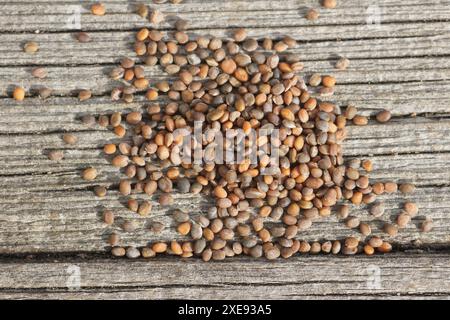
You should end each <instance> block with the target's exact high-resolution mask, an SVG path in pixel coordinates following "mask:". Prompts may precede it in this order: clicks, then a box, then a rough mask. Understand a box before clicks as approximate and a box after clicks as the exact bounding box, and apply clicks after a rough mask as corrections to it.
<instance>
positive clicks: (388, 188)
mask: <svg viewBox="0 0 450 320" xmlns="http://www.w3.org/2000/svg"><path fill="white" fill-rule="evenodd" d="M397 190H398V186H397V184H396V183H395V182H386V183H385V184H384V191H385V192H387V193H394V192H397Z"/></svg>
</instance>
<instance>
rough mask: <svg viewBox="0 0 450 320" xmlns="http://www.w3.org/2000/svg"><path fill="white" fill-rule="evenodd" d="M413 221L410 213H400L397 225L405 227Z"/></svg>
mask: <svg viewBox="0 0 450 320" xmlns="http://www.w3.org/2000/svg"><path fill="white" fill-rule="evenodd" d="M410 221H411V216H410V215H409V214H408V213H400V214H399V215H398V216H397V221H396V222H397V225H398V227H399V228H405V227H406V226H407V225H408V223H409V222H410Z"/></svg>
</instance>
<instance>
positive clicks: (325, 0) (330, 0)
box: [322, 0, 337, 9]
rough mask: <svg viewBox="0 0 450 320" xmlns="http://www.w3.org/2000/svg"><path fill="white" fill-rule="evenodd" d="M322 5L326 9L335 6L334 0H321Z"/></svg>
mask: <svg viewBox="0 0 450 320" xmlns="http://www.w3.org/2000/svg"><path fill="white" fill-rule="evenodd" d="M322 6H323V7H325V8H327V9H334V8H336V6H337V1H336V0H322Z"/></svg>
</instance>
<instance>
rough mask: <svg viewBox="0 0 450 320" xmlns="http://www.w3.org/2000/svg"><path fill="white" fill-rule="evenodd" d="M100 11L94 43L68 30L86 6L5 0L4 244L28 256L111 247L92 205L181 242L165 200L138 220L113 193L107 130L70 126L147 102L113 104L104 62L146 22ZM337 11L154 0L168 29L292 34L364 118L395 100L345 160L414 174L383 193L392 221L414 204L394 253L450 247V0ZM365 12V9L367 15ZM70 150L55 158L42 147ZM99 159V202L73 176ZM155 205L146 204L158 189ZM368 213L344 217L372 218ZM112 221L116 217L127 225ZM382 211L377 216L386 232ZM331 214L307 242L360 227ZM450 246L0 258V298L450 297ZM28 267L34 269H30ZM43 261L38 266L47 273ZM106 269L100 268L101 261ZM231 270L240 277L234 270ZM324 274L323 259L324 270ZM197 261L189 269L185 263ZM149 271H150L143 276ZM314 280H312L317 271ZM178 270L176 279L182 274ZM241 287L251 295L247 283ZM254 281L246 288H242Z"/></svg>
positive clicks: (360, 131) (289, 3)
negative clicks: (249, 254)
mask: <svg viewBox="0 0 450 320" xmlns="http://www.w3.org/2000/svg"><path fill="white" fill-rule="evenodd" d="M103 2H104V3H106V5H107V10H108V11H107V12H108V13H107V15H105V16H104V17H95V16H92V15H91V14H89V13H88V11H87V8H88V7H87V6H85V5H84V4H83V7H81V29H82V30H84V31H88V32H89V33H90V35H91V37H92V39H93V41H92V42H90V43H85V44H81V43H78V42H76V41H75V40H74V38H73V35H74V33H75V32H76V31H78V30H77V28H76V27H74V26H73V25H70V24H69V25H68V24H67V21H68V19H70V18H71V14H72V13H73V12H74V10H75V11H76V10H78V9H77V8H79V6H80V1H75V0H68V1H66V0H59V1H50V0H36V1H32V2H31V1H28V0H18V1H3V2H2V3H1V4H0V57H1V58H0V162H1V163H2V166H1V168H0V186H1V189H0V254H3V257H5V255H4V254H7V255H8V256H10V255H12V256H16V255H18V254H22V253H33V254H35V253H36V254H42V253H51V254H56V255H58V254H63V256H64V257H67V255H69V256H70V255H73V254H75V253H77V252H84V253H87V254H92V253H98V252H104V251H105V249H106V250H107V249H108V248H107V246H106V242H105V239H106V237H107V235H108V234H109V233H111V232H112V231H113V230H118V226H116V227H114V228H112V229H111V228H107V227H106V226H105V225H104V224H103V223H102V222H101V221H100V215H101V210H102V209H103V208H105V207H107V208H113V209H114V210H115V211H116V212H117V213H118V215H119V217H120V218H121V219H135V220H136V221H137V222H138V224H139V226H140V228H139V229H138V231H137V232H136V233H135V234H123V235H122V237H123V244H124V245H137V246H142V245H145V244H146V243H147V242H149V241H154V240H157V239H164V240H169V239H172V238H179V236H178V235H177V234H176V233H175V231H174V226H173V224H172V220H171V217H170V216H171V215H170V213H171V209H173V208H174V207H175V206H174V207H172V208H160V207H159V206H155V208H154V210H153V213H152V216H151V217H150V218H148V219H142V218H136V217H135V216H134V215H132V214H130V212H128V211H127V210H126V209H125V208H124V205H123V200H124V199H122V198H121V197H119V196H118V195H117V191H116V183H117V180H118V177H119V175H118V173H117V172H116V171H115V170H114V169H113V168H111V166H110V165H109V164H108V161H109V159H107V158H106V157H104V155H103V154H102V152H101V147H102V145H103V144H104V143H105V142H106V141H110V140H111V141H114V139H115V137H114V135H113V134H112V133H111V132H109V131H108V130H105V129H101V128H99V127H97V126H94V127H86V126H84V125H82V124H81V123H80V121H79V120H78V119H79V117H80V116H81V115H83V114H87V113H94V114H102V113H110V112H113V111H121V110H123V111H124V112H128V111H130V110H135V109H139V108H141V107H142V105H145V101H144V100H143V97H142V96H138V97H137V99H136V102H135V103H131V104H123V103H112V102H111V101H110V99H109V97H108V93H109V91H110V90H111V88H113V87H114V86H115V85H117V82H114V81H111V80H109V79H108V77H107V74H108V71H109V70H111V68H112V67H113V66H114V65H115V63H116V62H117V61H118V60H119V59H120V58H121V57H123V56H133V52H132V44H133V32H134V31H135V30H137V29H138V28H139V27H142V26H148V22H147V21H145V19H142V18H140V17H138V16H137V15H136V14H135V13H133V10H134V2H133V1H123V0H104V1H103ZM338 2H339V6H338V8H336V9H335V10H325V9H323V8H320V7H319V5H318V2H317V1H315V0H309V1H297V0H286V1H269V0H257V1H250V0H248V1H244V0H241V1H221V0H212V1H208V5H207V6H205V5H204V1H201V0H185V1H184V2H183V4H180V5H172V4H169V3H167V4H163V5H152V7H158V8H159V9H160V10H162V11H163V12H165V13H166V14H167V17H168V19H167V22H164V23H163V24H162V25H161V27H162V28H163V29H164V30H165V31H168V32H171V31H172V30H173V27H172V24H173V22H174V21H175V19H176V16H179V17H181V18H184V19H187V20H190V30H189V33H190V34H191V35H193V36H195V35H200V34H201V35H204V34H208V35H211V36H219V37H224V38H228V37H229V36H230V35H231V32H232V30H233V29H234V28H236V27H246V28H247V29H248V34H249V35H250V36H254V37H258V38H260V39H262V38H264V37H266V36H270V37H275V38H280V37H282V36H283V35H286V34H288V35H291V36H292V37H294V38H296V39H297V40H299V45H298V47H297V48H295V49H292V50H291V52H295V53H298V54H300V56H301V57H302V61H304V63H305V69H304V71H303V72H302V74H303V75H304V76H305V78H306V80H307V78H308V76H309V75H311V73H314V72H319V73H323V74H334V75H336V77H337V79H338V86H337V88H336V93H335V95H334V96H332V97H326V98H323V99H325V100H331V101H335V102H336V103H338V104H339V105H340V106H346V105H348V104H349V103H353V104H355V105H356V106H357V107H358V108H359V110H360V111H361V113H362V114H364V115H370V116H372V119H373V115H374V114H375V113H376V112H377V111H379V110H381V109H388V110H390V111H391V112H392V113H393V115H394V118H393V120H392V121H391V122H389V123H387V124H384V125H380V124H377V123H376V122H375V121H373V120H371V122H370V123H369V125H368V126H366V127H356V126H350V128H349V137H348V139H347V141H346V142H345V144H344V148H345V153H346V155H347V158H352V157H364V158H371V159H373V160H374V166H375V170H374V172H373V173H372V174H371V177H372V178H373V179H374V180H378V181H385V180H394V181H400V182H403V181H407V182H414V183H416V184H417V186H418V188H417V191H416V192H415V194H414V195H412V196H407V197H404V196H402V195H400V194H395V195H388V196H383V199H384V200H386V202H387V208H388V213H387V214H386V215H385V217H383V219H384V220H386V221H387V220H390V219H392V218H393V217H394V214H395V213H396V212H398V210H399V209H400V207H401V204H402V203H403V202H404V201H406V200H408V199H412V200H414V201H416V202H417V203H418V205H419V207H420V214H419V216H418V217H417V218H416V219H415V220H414V223H413V224H411V225H410V226H409V227H408V228H406V229H404V230H402V232H401V233H400V234H399V236H398V237H396V238H395V239H393V241H394V245H395V248H396V250H399V251H401V250H406V249H411V248H415V249H419V250H424V249H433V250H436V249H443V250H448V248H449V246H450V216H449V215H450V62H449V61H450V60H449V56H450V45H449V44H450V41H449V40H450V29H449V28H448V20H449V19H450V1H448V0H433V1H427V2H426V3H424V2H423V1H421V0H409V1H405V2H399V1H396V0H382V1H381V0H380V1H378V2H377V3H378V6H379V9H380V14H381V15H380V18H381V24H380V25H368V24H367V23H366V21H367V18H368V12H369V11H370V10H376V7H375V8H374V7H371V8H372V9H368V8H369V7H370V6H371V5H372V4H373V1H370V0H363V1H357V2H355V1H351V0H339V1H338ZM311 7H314V8H319V11H320V18H319V20H317V21H315V22H310V21H308V20H306V19H304V18H303V16H304V14H305V12H306V11H307V9H308V8H311ZM368 10H369V11H368ZM30 40H34V41H37V42H38V43H39V45H40V50H39V52H38V53H37V54H35V55H28V54H25V53H24V52H23V51H22V46H23V44H24V43H25V42H26V41H30ZM340 56H345V57H347V58H349V59H350V60H351V64H350V67H349V68H348V69H347V70H346V71H337V70H335V69H334V63H335V62H336V60H337V59H338V57H340ZM35 66H45V67H46V69H47V70H48V72H49V76H48V78H47V79H45V80H37V79H33V78H32V77H31V75H30V72H31V70H32V68H33V67H35ZM146 72H147V74H148V76H149V77H150V78H151V80H152V82H156V81H159V80H161V79H163V78H165V79H167V76H166V75H165V74H164V73H163V72H162V71H161V70H160V69H159V68H157V67H146ZM13 85H22V86H24V87H25V88H26V89H27V90H29V94H30V97H29V98H27V99H26V101H24V102H23V103H17V102H15V101H13V100H12V99H10V98H8V97H9V95H10V93H11V88H12V86H13ZM41 86H48V87H51V88H52V89H54V92H55V97H52V98H50V99H48V100H46V101H42V100H41V99H39V98H37V97H35V90H36V89H37V88H39V87H41ZM85 88H86V89H91V90H92V91H93V93H94V95H95V97H94V98H93V99H91V100H90V101H86V102H83V103H79V102H78V101H77V99H76V98H75V97H74V96H75V95H76V94H77V91H78V90H80V89H85ZM64 132H73V133H75V134H76V135H77V136H78V137H79V143H78V144H77V145H75V146H71V147H68V146H67V145H64V144H63V143H62V141H61V135H62V133H64ZM52 149H64V150H65V159H64V160H63V161H61V162H59V163H54V162H51V161H49V160H48V159H47V157H46V154H47V152H48V151H49V150H52ZM87 165H94V166H96V167H97V168H98V169H99V170H100V172H101V175H100V177H99V179H98V181H96V184H104V185H111V187H112V190H111V192H109V194H108V196H107V197H105V198H104V199H97V198H95V196H94V195H93V193H92V188H93V186H94V184H92V183H86V182H84V181H82V180H81V179H80V177H79V174H80V171H81V169H82V168H84V167H86V166H87ZM153 200H154V199H153ZM207 206H208V200H207V199H205V198H204V197H201V196H191V195H180V194H177V195H176V207H182V208H185V209H186V210H188V211H189V212H191V213H192V214H193V215H195V214H197V213H199V212H201V211H202V210H205V208H207ZM366 209H367V208H365V207H361V208H354V209H353V211H352V214H356V215H361V216H362V219H363V220H371V218H370V217H369V216H368V215H367V210H366ZM425 216H429V217H431V218H432V219H433V220H434V222H435V229H434V230H433V232H431V233H427V234H422V233H420V232H418V224H419V223H420V221H422V219H423V218H424V217H425ZM121 219H119V222H120V221H122V220H121ZM154 221H160V222H163V223H164V224H166V225H167V228H166V229H165V230H164V231H163V232H162V233H161V234H159V235H156V234H154V233H152V232H149V231H148V230H147V229H148V228H147V227H148V226H149V225H150V224H151V223H152V222H154ZM382 223H383V221H381V220H380V221H374V222H373V225H374V232H375V234H381V232H380V227H381V226H382ZM357 234H358V233H357V232H356V231H354V230H348V229H346V228H345V227H344V226H343V224H342V223H341V222H339V221H338V220H337V219H336V218H335V217H330V218H326V219H324V220H322V221H318V222H316V223H315V224H314V225H313V228H312V229H311V231H310V232H308V233H307V234H299V238H301V239H307V240H323V239H340V238H342V237H345V236H348V235H357ZM448 258H449V256H448V254H447V253H446V254H425V253H424V254H421V255H412V254H411V253H408V254H392V255H387V256H377V257H373V258H366V257H362V256H358V257H356V258H342V257H341V258H336V257H333V258H331V257H312V256H307V257H299V258H295V259H293V260H289V261H277V262H275V263H270V264H267V262H266V261H252V260H246V259H240V258H239V259H232V260H231V261H226V262H223V263H214V264H203V263H200V262H199V261H198V260H194V261H189V262H180V260H172V259H162V260H160V259H155V260H153V261H152V262H151V263H148V262H143V261H133V262H131V261H126V260H121V261H110V260H108V259H106V258H105V259H104V258H99V259H93V260H92V259H91V260H85V259H81V258H76V259H69V260H67V261H66V260H64V259H65V258H64V259H63V261H61V262H52V261H41V260H38V261H34V260H31V262H27V263H24V262H23V261H19V260H8V259H9V258H8V259H6V258H3V260H0V297H4V298H183V297H187V296H189V297H191V298H193V299H195V298H209V297H212V298H217V299H222V298H236V299H243V298H254V299H257V298H263V297H266V294H267V292H269V293H270V297H271V298H281V299H294V298H324V297H342V296H343V295H344V297H372V298H382V297H392V296H397V295H400V297H405V298H412V297H418V298H426V297H448V296H449V291H450V289H449V288H450V284H449V282H448V279H449V273H450V270H449V269H448V267H447V265H448ZM69 264H76V265H78V266H80V268H81V271H82V287H83V288H82V290H80V291H77V292H69V291H67V290H66V284H65V283H66V279H67V274H66V271H67V266H68V265H69ZM368 264H373V265H377V266H380V267H381V268H382V274H381V276H382V279H383V280H382V281H383V282H382V284H383V286H382V289H380V290H371V289H368V288H367V275H366V273H367V265H368ZM36 270H40V271H39V272H38V273H36ZM41 270H42V271H41ZM99 270H101V271H99ZM236 270H239V272H236ZM318 270H321V271H320V272H319V271H318ZM194 271H195V272H194ZM149 274H152V275H158V276H157V277H156V276H152V277H149V276H148V275H149ZM311 277H312V278H311ZM183 281H184V282H183ZM249 289H250V290H249ZM249 292H251V295H248V293H249Z"/></svg>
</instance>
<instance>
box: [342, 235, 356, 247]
mask: <svg viewBox="0 0 450 320" xmlns="http://www.w3.org/2000/svg"><path fill="white" fill-rule="evenodd" d="M358 244H359V240H358V239H356V238H355V237H348V238H346V239H345V246H346V247H347V248H356V247H358Z"/></svg>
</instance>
